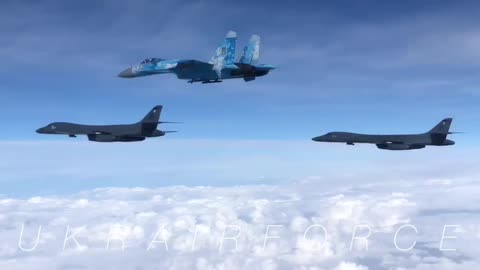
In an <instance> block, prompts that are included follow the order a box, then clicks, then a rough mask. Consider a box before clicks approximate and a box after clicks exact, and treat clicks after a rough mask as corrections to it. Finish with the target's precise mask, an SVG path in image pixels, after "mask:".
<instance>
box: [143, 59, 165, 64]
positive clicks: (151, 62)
mask: <svg viewBox="0 0 480 270" xmlns="http://www.w3.org/2000/svg"><path fill="white" fill-rule="evenodd" d="M163 60H164V59H162V58H147V59H145V60H143V61H142V62H141V63H140V64H142V65H143V64H156V63H158V62H160V61H163Z"/></svg>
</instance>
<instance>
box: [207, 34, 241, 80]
mask: <svg viewBox="0 0 480 270" xmlns="http://www.w3.org/2000/svg"><path fill="white" fill-rule="evenodd" d="M236 46H237V33H236V32H234V31H228V33H227V35H226V36H225V40H224V41H223V42H222V44H220V47H218V48H217V50H216V51H215V55H214V56H213V57H212V60H210V63H211V64H213V69H214V70H215V71H216V72H217V74H218V77H219V78H221V71H222V69H223V67H224V66H226V65H233V64H234V63H235V48H236Z"/></svg>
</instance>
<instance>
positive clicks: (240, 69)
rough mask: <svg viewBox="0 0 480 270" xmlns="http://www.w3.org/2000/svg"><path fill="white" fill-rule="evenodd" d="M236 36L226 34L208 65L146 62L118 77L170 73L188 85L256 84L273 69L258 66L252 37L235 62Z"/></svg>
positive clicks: (190, 61)
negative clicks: (231, 81) (240, 80)
mask: <svg viewBox="0 0 480 270" xmlns="http://www.w3.org/2000/svg"><path fill="white" fill-rule="evenodd" d="M236 43H237V34H236V33H235V32H234V31H230V32H228V33H227V35H226V37H225V40H224V41H223V43H222V44H221V45H220V47H218V49H217V50H216V52H215V55H214V56H213V57H212V59H211V60H210V61H209V62H208V63H207V62H203V61H199V60H193V59H183V60H178V59H174V60H167V59H162V58H147V59H145V60H144V61H142V62H141V63H140V64H138V65H136V66H133V67H130V68H127V69H126V70H124V71H122V72H120V73H119V74H118V76H119V77H122V78H136V77H142V76H148V75H155V74H165V73H173V74H175V75H177V78H179V79H182V80H188V82H189V83H194V82H201V83H218V82H222V80H224V79H237V78H243V80H244V81H246V82H248V81H252V80H255V78H256V77H260V76H264V75H267V74H268V73H269V72H270V70H273V69H274V68H275V67H274V66H271V65H261V64H257V62H258V59H259V57H260V37H259V36H257V35H253V36H252V37H251V38H250V41H249V43H248V44H247V46H245V48H244V49H243V54H242V56H241V57H240V59H239V60H238V61H235V58H236V56H235V50H236Z"/></svg>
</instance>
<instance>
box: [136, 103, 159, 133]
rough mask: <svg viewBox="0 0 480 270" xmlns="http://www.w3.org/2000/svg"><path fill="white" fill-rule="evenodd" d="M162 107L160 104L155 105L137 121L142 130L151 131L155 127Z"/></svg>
mask: <svg viewBox="0 0 480 270" xmlns="http://www.w3.org/2000/svg"><path fill="white" fill-rule="evenodd" d="M162 108H163V107H162V105H157V106H155V107H153V108H152V109H151V110H150V111H149V112H148V113H147V115H145V117H143V119H142V120H141V121H140V122H139V123H140V124H141V125H142V132H144V133H151V132H154V131H155V130H156V129H157V127H158V122H159V119H160V114H161V113H162Z"/></svg>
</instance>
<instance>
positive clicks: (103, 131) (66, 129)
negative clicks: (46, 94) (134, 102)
mask: <svg viewBox="0 0 480 270" xmlns="http://www.w3.org/2000/svg"><path fill="white" fill-rule="evenodd" d="M161 112H162V106H160V105H157V106H155V107H153V109H151V110H150V112H148V114H147V115H145V117H144V118H143V119H142V120H141V121H139V122H137V123H134V124H127V125H80V124H73V123H65V122H55V123H51V124H49V125H47V126H45V127H42V128H39V129H37V133H40V134H60V135H68V136H69V137H77V135H87V137H88V140H90V141H95V142H136V141H143V140H145V138H149V137H161V136H164V135H165V134H166V133H169V132H176V131H161V130H158V129H157V126H158V124H161V123H176V122H163V121H159V119H160V113H161Z"/></svg>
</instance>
